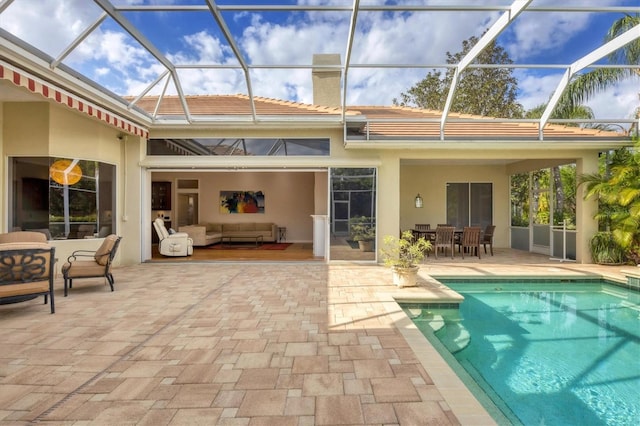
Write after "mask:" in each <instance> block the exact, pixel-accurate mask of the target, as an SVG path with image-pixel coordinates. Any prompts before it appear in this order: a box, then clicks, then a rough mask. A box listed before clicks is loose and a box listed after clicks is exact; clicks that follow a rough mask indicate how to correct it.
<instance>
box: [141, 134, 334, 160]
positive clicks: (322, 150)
mask: <svg viewBox="0 0 640 426" xmlns="http://www.w3.org/2000/svg"><path fill="white" fill-rule="evenodd" d="M330 145H331V141H330V139H329V138H319V139H311V138H308V139H302V138H297V139H296V138H224V139H219V138H199V139H177V138H176V139H149V141H148V142H147V155H223V156H238V155H239V156H242V155H251V156H291V155H296V156H328V155H329V148H330Z"/></svg>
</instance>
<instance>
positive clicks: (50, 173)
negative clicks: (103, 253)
mask: <svg viewBox="0 0 640 426" xmlns="http://www.w3.org/2000/svg"><path fill="white" fill-rule="evenodd" d="M115 169H116V168H115V166H113V165H111V164H106V163H100V162H97V161H88V160H80V159H67V158H52V157H14V158H12V159H11V161H10V170H9V173H10V176H11V179H12V183H13V185H12V187H11V189H10V191H9V192H10V194H9V203H10V206H11V209H10V213H9V223H10V228H11V229H12V230H37V231H40V232H43V233H45V234H46V235H47V237H48V238H53V239H74V238H85V237H93V236H94V235H96V234H97V235H98V236H100V237H104V236H107V235H109V234H111V233H112V232H113V230H114V229H115V220H114V219H115V215H114V214H113V212H114V211H115V193H116V190H115V182H116V179H115Z"/></svg>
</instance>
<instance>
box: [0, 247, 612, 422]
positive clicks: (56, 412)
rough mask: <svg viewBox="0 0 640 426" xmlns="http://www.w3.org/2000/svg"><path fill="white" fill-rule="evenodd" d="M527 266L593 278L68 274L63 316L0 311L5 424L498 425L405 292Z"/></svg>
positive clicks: (0, 416)
mask: <svg viewBox="0 0 640 426" xmlns="http://www.w3.org/2000/svg"><path fill="white" fill-rule="evenodd" d="M498 258H500V259H502V262H503V263H500V262H497V259H498ZM506 259H508V260H509V261H510V262H512V263H511V264H509V263H506ZM531 259H534V261H531ZM513 262H519V263H517V264H514V263H513ZM527 262H528V263H527ZM530 271H538V272H540V271H544V273H546V274H553V273H562V274H566V273H577V274H583V273H587V272H598V270H597V267H595V266H592V265H575V264H564V263H558V262H552V261H548V260H547V259H545V258H543V257H535V256H533V257H522V255H515V258H514V255H513V254H512V253H511V252H507V251H505V252H503V253H502V256H499V253H497V254H496V256H495V257H493V258H491V257H488V258H485V257H483V259H482V260H480V261H478V259H477V258H476V259H475V260H467V259H465V261H464V262H461V261H460V260H459V259H458V260H457V261H451V260H450V259H448V260H444V259H439V260H438V261H434V260H433V259H431V260H427V262H426V263H425V264H424V265H423V266H422V269H421V277H422V278H423V280H422V281H421V283H420V287H418V288H412V289H396V288H395V287H393V286H392V285H390V283H391V273H390V271H389V270H388V269H385V268H383V267H382V266H377V265H372V264H369V265H366V264H364V265H363V264H350V263H330V264H324V263H318V262H315V263H284V264H283V263H224V262H219V263H204V262H203V263H189V264H185V263H146V264H140V265H134V266H127V267H118V268H115V270H114V275H115V279H116V291H115V292H113V293H112V292H110V291H109V287H108V286H107V285H105V284H104V282H103V281H102V280H99V279H96V280H91V279H87V280H79V281H77V282H76V283H74V288H73V289H71V290H70V293H69V296H68V297H66V298H65V297H62V280H61V278H60V277H58V279H57V282H56V286H57V292H56V298H55V302H56V313H55V314H54V315H51V314H49V307H48V306H44V305H43V304H42V298H38V299H35V300H32V301H28V302H23V303H18V304H12V305H2V306H0V342H1V344H0V389H1V390H2V391H1V392H0V422H1V423H2V424H27V423H41V424H69V425H85V424H113V425H125V424H136V425H145V424H149V425H164V424H166V425H194V424H207V425H210V424H222V425H224V424H232V425H278V426H282V425H338V424H343V425H344V424H353V425H361V424H402V425H419V424H428V425H433V424H443V425H447V424H451V425H456V424H469V425H478V424H492V423H493V421H492V420H491V418H490V417H489V416H488V415H487V414H486V412H485V411H484V409H483V408H482V407H481V406H480V405H479V404H478V403H477V402H476V400H475V399H474V398H473V397H472V396H471V395H470V393H469V392H468V391H467V390H466V388H465V387H464V386H463V385H462V384H461V383H460V381H459V380H458V379H457V378H456V377H455V375H454V374H453V373H452V372H451V370H450V369H449V368H448V367H447V366H446V364H444V361H442V359H441V358H440V357H439V356H438V354H437V353H436V352H435V351H434V350H433V348H432V347H431V346H430V345H429V344H428V342H427V341H426V339H424V337H422V336H420V335H419V334H418V333H416V330H415V327H413V326H412V324H411V322H410V321H409V320H408V319H407V318H406V316H405V315H404V314H403V313H402V311H401V310H400V309H399V308H398V305H397V304H396V303H395V301H394V297H397V296H398V295H405V294H411V295H412V296H415V297H420V296H421V295H422V294H424V295H425V297H429V295H430V294H432V293H431V290H434V288H433V284H432V283H430V280H429V277H428V276H427V274H436V275H437V274H442V275H470V274H471V275H475V274H508V273H515V272H517V273H531V272H530ZM612 271H613V273H617V272H618V270H611V269H610V270H609V272H612ZM435 290H438V289H435Z"/></svg>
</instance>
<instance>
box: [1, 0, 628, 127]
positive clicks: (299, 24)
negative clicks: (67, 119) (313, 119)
mask: <svg viewBox="0 0 640 426" xmlns="http://www.w3.org/2000/svg"><path fill="white" fill-rule="evenodd" d="M113 3H114V4H116V5H125V4H130V5H141V4H144V5H148V4H162V5H171V4H179V5H204V4H205V2H204V0H175V1H171V0H157V1H150V0H126V1H125V0H120V1H115V0H114V1H113ZM238 3H242V4H244V5H246V4H253V5H264V4H291V5H293V4H304V5H314V4H323V5H326V4H331V5H339V6H340V5H342V6H350V5H351V4H352V2H351V1H349V0H300V1H298V2H296V1H293V0H290V1H257V0H254V1H246V0H239V1H235V0H234V1H232V0H225V1H218V4H220V5H237V4H238ZM555 3H556V1H555V0H533V2H532V5H534V6H544V5H550V6H553V5H554V4H555ZM372 4H404V5H408V4H441V5H443V4H448V5H451V4H498V5H509V4H511V1H510V0H484V1H481V0H477V1H474V2H468V1H466V2H464V1H455V2H452V1H444V0H441V1H431V2H427V1H426V0H425V1H421V0H414V1H409V0H407V1H400V0H398V1H395V2H389V1H387V2H384V1H383V0H369V1H364V0H363V1H361V5H372ZM563 4H564V5H567V6H568V5H571V6H628V7H634V8H635V9H634V12H635V11H638V8H639V7H640V2H639V1H638V0H633V1H631V0H580V1H579V0H565V1H563ZM101 12H102V11H101V9H100V8H99V7H98V6H97V5H96V4H94V3H93V2H91V1H88V0H65V1H57V0H15V1H14V2H13V3H12V4H11V5H10V6H9V7H8V8H7V9H6V10H5V12H4V13H3V14H2V15H0V27H2V28H3V29H5V30H7V31H9V32H11V33H12V34H14V35H16V36H18V37H20V38H22V39H24V40H25V41H27V42H29V43H31V44H33V45H34V46H36V47H37V48H38V49H41V50H42V51H44V52H45V53H47V54H49V55H51V56H52V57H56V56H57V55H59V54H60V52H62V51H63V49H64V48H65V47H66V46H68V45H69V44H70V43H71V42H72V41H73V40H74V38H75V37H76V36H77V35H78V34H80V33H81V32H82V31H83V30H84V29H85V28H87V26H88V25H90V24H91V23H92V22H94V21H95V20H96V19H97V17H98V16H99V15H100V13H101ZM499 15H500V13H499V12H470V11H466V12H459V11H456V12H403V13H399V12H384V13H383V12H373V11H369V12H361V13H360V14H359V16H358V26H357V28H356V32H355V34H354V45H353V51H352V57H351V59H352V63H360V64H369V65H375V64H444V63H445V62H446V52H447V51H449V52H451V53H455V52H458V51H460V50H461V43H462V41H463V40H465V39H467V38H469V37H470V36H472V35H475V36H480V35H481V34H482V32H483V31H484V30H486V29H487V28H488V27H489V26H490V25H491V24H492V23H493V22H494V21H495V20H496V19H497V18H498V16H499ZM124 16H125V17H126V18H127V19H128V20H129V21H130V22H132V23H133V24H134V25H135V26H136V27H137V28H138V29H139V30H140V32H141V33H142V34H143V35H144V36H145V37H146V38H147V39H148V40H149V41H150V42H151V43H152V44H153V45H154V46H155V47H156V48H157V49H158V50H159V51H160V52H161V53H162V55H164V56H165V57H166V58H168V59H169V60H170V61H171V62H173V63H175V64H182V65H192V66H194V67H197V66H200V65H213V64H216V65H219V64H229V65H237V64H238V61H237V59H236V58H235V56H234V55H233V52H232V50H231V48H230V46H229V44H228V43H227V41H226V40H225V39H224V37H223V35H222V33H221V31H220V30H219V29H218V27H217V25H216V23H215V20H214V19H213V18H212V16H211V14H210V13H209V12H208V11H193V12H175V11H172V12H166V11H160V12H133V11H132V12H124ZM621 16H622V15H621V14H620V13H608V14H604V13H589V12H571V13H567V12H563V13H558V12H555V13H551V12H549V13H543V12H525V13H523V14H521V15H520V16H519V17H518V18H517V19H516V21H515V22H514V23H513V24H512V25H511V26H510V27H509V28H508V29H507V30H506V31H504V32H503V33H502V34H501V35H500V36H499V38H498V42H499V43H500V44H501V45H502V46H503V47H505V49H507V51H508V52H509V54H510V56H511V58H512V59H513V61H514V62H515V63H518V64H544V63H550V64H562V65H568V64H570V63H572V62H574V61H575V60H577V59H579V58H580V57H582V56H584V55H585V54H587V53H588V52H589V51H590V50H592V49H594V48H595V47H597V46H599V45H601V44H602V40H603V38H604V35H605V33H606V31H607V29H608V28H609V27H610V25H611V23H612V22H613V21H614V20H615V19H618V18H620V17H621ZM223 17H224V19H225V20H226V23H227V25H228V26H229V28H230V30H231V32H232V33H233V36H234V40H235V41H236V43H237V45H238V48H239V49H240V50H241V52H242V55H243V58H244V60H245V61H247V63H248V64H251V65H270V66H273V67H277V66H284V65H288V64H297V65H310V64H311V58H312V55H313V54H314V53H339V54H340V55H341V57H342V60H343V61H344V59H345V58H344V54H345V51H346V42H347V36H348V29H349V19H350V14H349V13H348V12H340V11H332V12H295V13H284V12H266V11H248V12H239V11H225V12H223ZM63 63H65V64H66V65H68V66H70V67H72V68H74V69H76V70H78V71H80V72H82V73H83V74H85V75H86V76H88V77H89V78H91V79H93V80H95V81H97V82H99V83H100V84H102V85H103V86H105V87H106V88H108V89H109V90H111V91H113V92H115V93H117V94H119V95H134V96H135V95H138V94H140V93H141V92H142V91H143V90H146V89H147V88H148V87H149V86H150V84H151V83H152V82H153V81H154V80H156V79H157V78H158V76H159V75H161V74H162V73H163V72H164V67H163V66H162V65H161V64H160V63H159V62H158V61H157V60H156V59H155V58H153V57H152V56H151V55H149V53H148V52H147V51H146V50H145V49H144V48H142V46H140V44H139V43H137V42H136V41H135V40H134V39H133V38H132V37H130V36H129V34H127V33H126V32H124V31H123V30H122V29H121V28H120V27H119V26H118V24H117V23H115V22H114V21H113V20H111V18H107V19H106V20H105V21H104V22H103V23H102V24H101V25H100V26H99V27H98V28H97V29H96V30H95V31H94V32H93V33H92V34H91V36H89V37H88V38H87V39H86V40H84V41H83V43H81V44H80V45H79V46H78V47H77V48H76V49H75V50H74V51H73V52H72V53H71V54H70V55H69V56H68V57H67V58H66V59H65V60H64V61H63ZM429 70H430V69H413V68H367V69H351V70H350V72H349V76H348V77H349V78H348V82H349V90H348V95H347V96H348V97H347V103H348V104H350V105H364V104H366V105H389V104H391V100H392V99H393V98H397V97H399V95H400V93H401V92H403V91H406V90H407V89H409V88H410V87H411V86H412V85H414V84H415V83H416V82H418V81H419V80H420V79H422V78H423V77H424V75H425V74H426V73H427V72H428V71H429ZM515 73H516V75H517V77H518V79H519V88H520V98H519V101H520V102H521V103H522V104H523V105H524V106H525V108H531V107H533V106H536V105H538V104H540V103H543V102H545V101H546V100H547V99H548V98H549V96H550V95H551V94H552V93H553V90H554V89H555V87H556V85H557V84H558V81H559V79H560V76H561V75H562V73H563V70H557V69H552V70H548V69H518V70H516V71H515ZM178 75H179V78H180V84H181V87H182V89H183V90H184V92H185V93H187V94H236V93H244V94H246V93H247V88H246V84H245V79H244V76H243V75H242V73H241V71H239V70H237V69H208V70H207V69H197V70H196V69H193V70H183V69H180V70H179V71H178ZM251 81H252V88H253V93H254V95H256V96H264V97H269V98H276V99H286V100H294V101H298V102H305V103H311V102H312V87H311V72H310V70H309V69H282V68H280V69H278V68H274V69H268V70H267V69H256V70H252V71H251ZM162 88H163V83H162V82H161V83H160V84H158V85H156V86H155V87H153V88H152V89H151V90H150V92H149V93H151V94H153V93H156V94H157V93H160V91H161V90H162ZM638 92H640V81H639V80H638V79H635V80H629V81H627V82H624V83H621V84H620V85H619V86H617V87H614V88H612V89H610V90H608V91H606V92H604V93H601V94H598V95H597V96H596V97H594V98H593V99H592V100H590V101H589V103H588V104H589V106H591V107H592V108H593V109H594V111H595V113H596V116H597V117H598V118H630V117H631V115H632V114H633V111H634V109H635V108H636V107H637V106H638V104H639V101H638ZM167 93H175V88H174V87H173V85H172V84H169V86H168V87H167Z"/></svg>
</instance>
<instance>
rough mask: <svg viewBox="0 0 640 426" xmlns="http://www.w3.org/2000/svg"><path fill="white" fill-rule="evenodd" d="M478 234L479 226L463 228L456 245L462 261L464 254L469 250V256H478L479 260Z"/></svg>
mask: <svg viewBox="0 0 640 426" xmlns="http://www.w3.org/2000/svg"><path fill="white" fill-rule="evenodd" d="M480 232H481V229H480V227H479V226H465V227H464V228H463V229H462V237H461V238H460V242H459V243H458V250H459V251H460V253H461V254H462V258H463V259H464V253H465V252H466V251H467V250H469V255H470V256H474V253H475V256H478V259H480Z"/></svg>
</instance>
